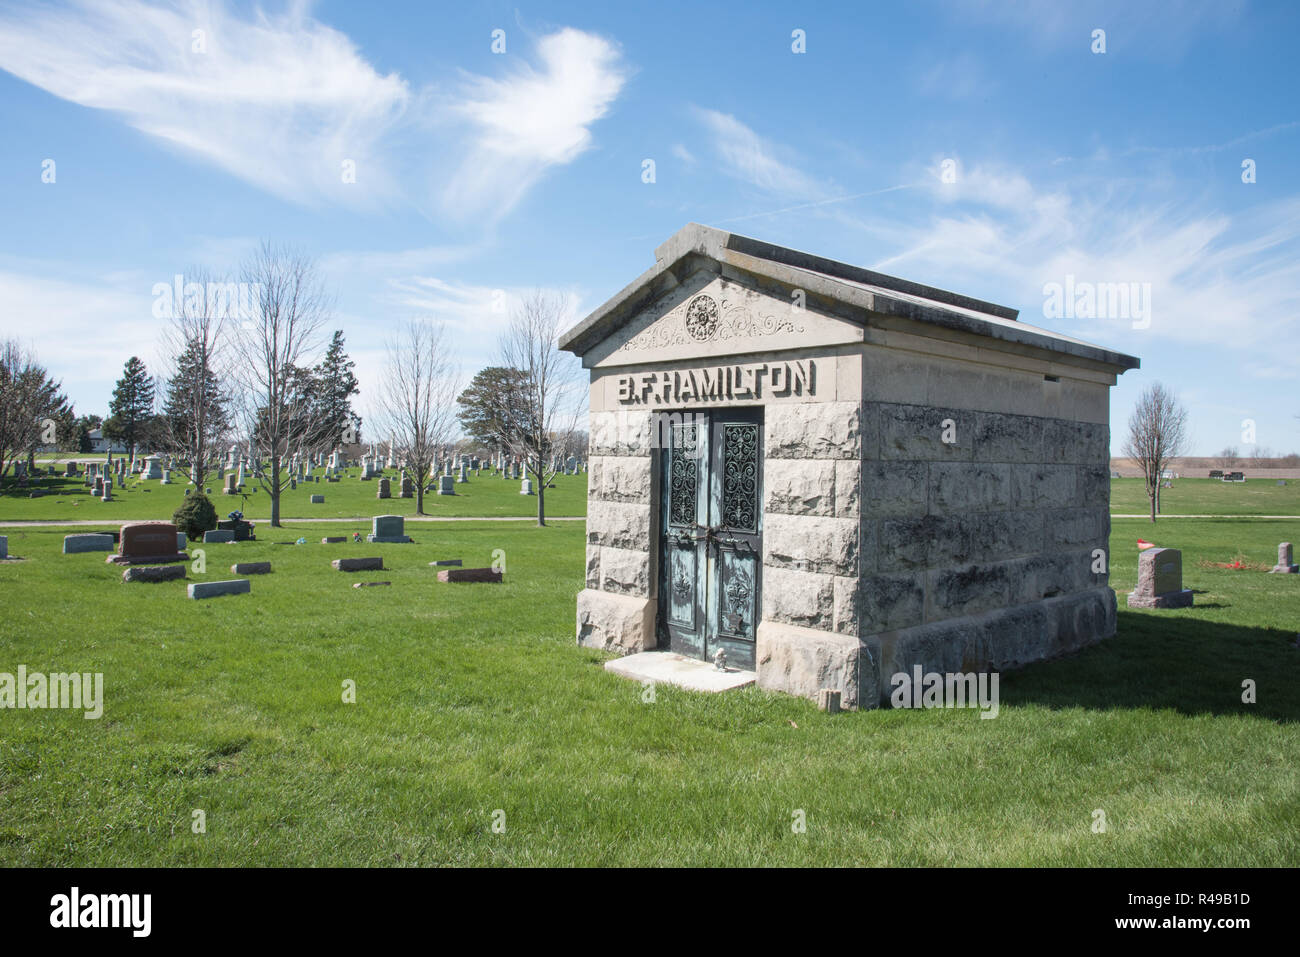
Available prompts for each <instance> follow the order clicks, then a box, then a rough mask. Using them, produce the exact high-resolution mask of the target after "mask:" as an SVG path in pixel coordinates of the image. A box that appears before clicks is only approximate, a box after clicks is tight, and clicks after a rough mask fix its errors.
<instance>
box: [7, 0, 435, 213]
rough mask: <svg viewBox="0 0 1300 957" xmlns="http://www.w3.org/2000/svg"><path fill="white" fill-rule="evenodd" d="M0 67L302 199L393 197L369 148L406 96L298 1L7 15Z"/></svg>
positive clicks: (132, 0)
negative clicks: (347, 164)
mask: <svg viewBox="0 0 1300 957" xmlns="http://www.w3.org/2000/svg"><path fill="white" fill-rule="evenodd" d="M196 31H198V32H197V33H196ZM0 67H3V68H4V69H5V70H7V71H9V72H10V73H13V74H14V75H15V76H18V77H20V78H22V79H23V80H26V81H27V82H29V83H32V84H34V85H36V86H39V87H41V88H42V89H44V90H46V91H48V92H50V93H52V94H53V95H54V96H57V97H60V98H62V99H65V100H69V101H71V102H73V103H78V104H80V105H82V106H86V107H90V108H93V109H100V110H109V111H113V112H116V113H120V114H121V115H122V116H123V117H124V118H125V119H126V121H127V122H128V123H130V124H131V125H132V126H133V127H135V128H136V129H138V130H140V131H141V132H143V133H145V134H147V135H149V136H152V137H156V138H158V139H160V140H162V141H164V142H166V143H168V144H170V145H171V146H173V147H175V148H177V149H180V150H182V151H185V152H187V153H190V154H192V155H195V156H198V157H200V158H201V159H203V160H205V161H207V162H210V163H212V164H214V165H216V166H218V167H220V168H221V169H224V170H226V171H227V172H229V173H230V174H232V175H234V176H236V177H238V178H239V179H242V180H245V181H247V182H250V183H253V184H254V185H256V186H258V187H260V188H262V189H264V190H267V191H268V192H271V193H275V194H276V195H279V196H284V197H287V198H290V199H293V200H296V201H299V202H304V201H313V200H319V199H321V198H328V199H331V200H334V201H338V202H352V201H355V200H360V199H362V198H363V197H364V198H373V197H374V196H375V195H376V194H386V193H388V192H390V191H391V187H392V184H391V182H390V179H389V172H388V170H387V169H386V167H385V165H384V163H383V162H382V161H381V159H380V156H379V150H378V149H377V146H378V143H379V141H380V140H381V139H382V138H383V137H384V135H385V134H386V133H387V132H388V131H389V130H390V129H391V128H392V126H393V125H394V124H395V123H396V122H398V121H399V120H400V119H401V117H402V114H403V112H404V110H405V108H406V106H407V103H408V101H409V99H410V92H409V90H408V89H407V84H406V82H405V81H404V80H402V79H401V78H400V77H398V76H396V75H395V74H387V75H384V74H381V73H379V72H378V71H376V70H375V69H374V67H372V66H371V65H370V64H369V63H367V62H366V61H365V59H364V58H362V56H361V55H360V53H359V52H358V51H357V49H356V47H355V45H354V44H353V43H352V41H351V40H349V39H348V38H347V37H346V36H344V35H343V34H342V33H339V32H338V31H336V30H333V29H331V28H329V27H327V26H325V25H323V24H321V23H319V22H318V21H316V20H314V19H312V18H311V17H310V16H309V15H308V12H307V7H306V6H305V5H304V4H298V3H295V4H292V5H291V6H289V7H288V8H287V9H286V10H285V11H284V12H283V13H280V14H270V13H267V12H265V11H262V10H260V9H259V10H256V11H255V12H254V13H252V14H251V15H249V16H248V17H247V18H241V17H240V16H238V15H237V14H235V13H234V12H233V11H232V10H230V9H228V8H226V7H225V6H224V5H223V4H221V3H206V2H199V0H182V2H180V3H178V4H177V5H175V6H173V7H162V6H158V5H155V4H152V3H145V2H141V0H113V2H102V0H101V2H94V3H76V4H74V5H73V6H71V7H69V8H66V9H64V8H43V7H24V8H22V10H21V11H19V10H17V9H14V10H10V11H9V12H7V13H5V14H3V15H2V16H0ZM345 160H351V161H352V162H354V163H355V164H356V167H357V177H356V178H357V182H356V183H354V184H349V183H344V181H343V166H342V164H343V162H344V161H345Z"/></svg>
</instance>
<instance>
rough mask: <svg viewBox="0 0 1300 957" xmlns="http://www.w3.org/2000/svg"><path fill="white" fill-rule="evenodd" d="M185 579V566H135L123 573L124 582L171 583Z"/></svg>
mask: <svg viewBox="0 0 1300 957" xmlns="http://www.w3.org/2000/svg"><path fill="white" fill-rule="evenodd" d="M184 577H185V566H184V565H133V566H132V567H131V568H128V569H126V570H125V571H123V572H122V581H124V582H170V581H176V580H177V579H179V578H184Z"/></svg>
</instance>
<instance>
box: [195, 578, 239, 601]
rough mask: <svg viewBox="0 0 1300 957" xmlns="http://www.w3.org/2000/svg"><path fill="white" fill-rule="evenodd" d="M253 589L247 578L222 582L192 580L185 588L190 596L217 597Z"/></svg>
mask: <svg viewBox="0 0 1300 957" xmlns="http://www.w3.org/2000/svg"><path fill="white" fill-rule="evenodd" d="M252 590H253V585H252V583H251V582H250V581H249V580H248V579H247V578H236V579H233V580H231V581H223V582H194V583H193V584H191V585H190V587H189V588H188V589H187V591H188V593H189V596H190V597H191V598H217V597H219V596H221V595H247V594H248V593H249V592H251V591H252Z"/></svg>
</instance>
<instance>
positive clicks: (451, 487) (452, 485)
mask: <svg viewBox="0 0 1300 957" xmlns="http://www.w3.org/2000/svg"><path fill="white" fill-rule="evenodd" d="M438 494H439V495H455V494H456V480H455V479H453V478H452V477H451V476H450V475H442V476H439V478H438Z"/></svg>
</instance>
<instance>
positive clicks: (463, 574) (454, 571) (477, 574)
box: [438, 568, 502, 582]
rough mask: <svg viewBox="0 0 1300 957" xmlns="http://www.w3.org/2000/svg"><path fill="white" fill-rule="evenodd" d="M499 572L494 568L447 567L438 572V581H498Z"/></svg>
mask: <svg viewBox="0 0 1300 957" xmlns="http://www.w3.org/2000/svg"><path fill="white" fill-rule="evenodd" d="M501 580H502V578H501V573H500V572H499V571H497V570H496V569H495V568H449V569H447V570H446V571H445V572H438V581H440V582H500V581H501Z"/></svg>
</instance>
